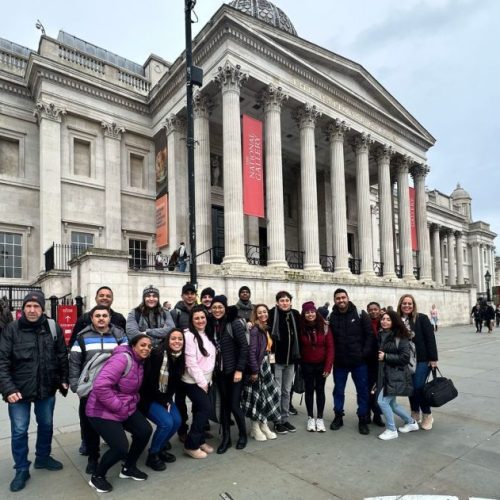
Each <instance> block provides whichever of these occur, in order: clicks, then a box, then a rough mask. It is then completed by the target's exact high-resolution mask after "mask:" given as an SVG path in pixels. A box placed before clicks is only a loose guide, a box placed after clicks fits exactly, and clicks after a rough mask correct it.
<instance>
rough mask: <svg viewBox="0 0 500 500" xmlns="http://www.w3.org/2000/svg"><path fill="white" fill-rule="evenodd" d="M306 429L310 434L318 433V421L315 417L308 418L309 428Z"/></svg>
mask: <svg viewBox="0 0 500 500" xmlns="http://www.w3.org/2000/svg"><path fill="white" fill-rule="evenodd" d="M306 429H307V430H308V431H309V432H316V420H314V418H313V417H307V426H306Z"/></svg>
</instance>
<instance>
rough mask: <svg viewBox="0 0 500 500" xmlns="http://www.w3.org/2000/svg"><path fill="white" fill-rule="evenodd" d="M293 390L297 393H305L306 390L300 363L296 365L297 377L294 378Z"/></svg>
mask: <svg viewBox="0 0 500 500" xmlns="http://www.w3.org/2000/svg"><path fill="white" fill-rule="evenodd" d="M292 391H293V392H294V393H295V394H304V392H305V391H306V384H305V382H304V377H303V376H302V367H301V366H300V365H297V366H296V367H295V377H294V379H293V385H292Z"/></svg>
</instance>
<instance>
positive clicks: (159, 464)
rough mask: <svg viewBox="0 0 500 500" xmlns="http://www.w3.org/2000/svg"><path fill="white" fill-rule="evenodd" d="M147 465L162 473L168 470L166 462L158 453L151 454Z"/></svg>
mask: <svg viewBox="0 0 500 500" xmlns="http://www.w3.org/2000/svg"><path fill="white" fill-rule="evenodd" d="M146 465H147V466H148V467H150V468H151V469H153V470H156V471H162V470H165V469H166V468H167V466H166V464H165V462H164V461H163V460H162V459H161V458H160V456H159V455H158V453H150V454H149V455H148V458H147V459H146Z"/></svg>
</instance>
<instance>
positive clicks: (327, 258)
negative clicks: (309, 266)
mask: <svg viewBox="0 0 500 500" xmlns="http://www.w3.org/2000/svg"><path fill="white" fill-rule="evenodd" d="M319 263H320V265H321V269H323V271H324V272H325V273H333V272H334V271H335V256H333V255H320V256H319Z"/></svg>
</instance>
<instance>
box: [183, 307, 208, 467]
mask: <svg viewBox="0 0 500 500" xmlns="http://www.w3.org/2000/svg"><path fill="white" fill-rule="evenodd" d="M189 318H190V327H189V330H184V335H185V342H186V349H185V353H186V370H185V371H184V374H183V375H182V382H183V386H184V387H183V388H184V391H185V393H186V395H187V397H188V398H189V399H190V400H191V403H192V404H193V407H192V412H193V423H192V424H191V427H190V428H189V433H188V435H187V438H186V441H185V443H184V453H186V455H189V456H190V457H192V458H207V455H208V454H209V453H212V452H213V451H214V450H213V448H212V447H211V446H210V445H208V444H207V443H205V432H204V427H205V425H206V424H207V423H208V417H209V416H210V399H209V397H208V390H209V388H210V385H211V384H212V375H213V371H214V366H215V353H216V351H215V345H214V343H213V342H212V340H211V338H210V337H209V336H208V335H207V332H206V328H207V323H208V315H207V311H206V310H205V308H204V306H203V305H201V304H200V305H196V306H194V307H193V308H192V309H191V311H190V313H189Z"/></svg>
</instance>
